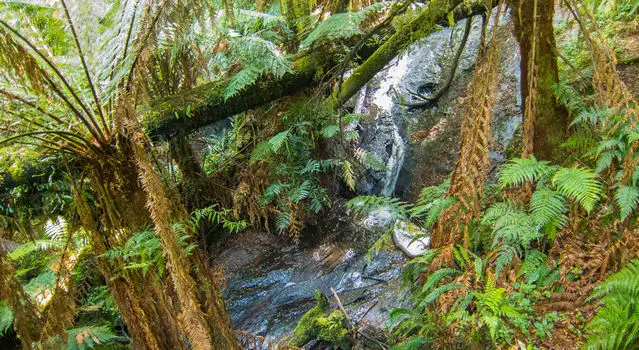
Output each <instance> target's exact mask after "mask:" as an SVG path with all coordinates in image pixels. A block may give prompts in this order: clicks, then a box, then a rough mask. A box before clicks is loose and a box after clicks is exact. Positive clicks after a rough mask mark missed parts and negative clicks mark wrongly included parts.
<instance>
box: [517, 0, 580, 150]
mask: <svg viewBox="0 0 639 350" xmlns="http://www.w3.org/2000/svg"><path fill="white" fill-rule="evenodd" d="M535 3H536V4H537V10H536V13H537V23H536V24H535V23H534V13H535ZM511 8H512V11H511V12H512V14H513V24H514V30H515V36H516V37H517V40H518V41H519V48H520V53H521V98H522V101H524V103H525V101H526V99H527V98H528V97H529V95H530V91H529V90H530V81H529V77H530V72H529V68H530V66H531V65H530V60H531V59H532V52H531V51H532V44H533V43H532V41H533V38H535V33H534V32H533V28H534V26H536V31H537V37H536V42H535V57H534V59H535V66H536V68H535V69H536V88H534V90H535V94H536V96H535V99H536V104H535V113H534V116H532V118H534V122H533V135H532V145H533V147H532V153H533V154H534V155H535V157H536V158H537V159H543V160H561V156H562V153H561V151H560V150H561V149H560V147H559V146H560V145H561V144H562V143H563V142H564V140H565V137H566V131H567V129H568V124H569V120H568V113H567V111H566V110H565V109H564V108H563V107H561V106H560V105H559V104H558V103H557V100H556V98H555V95H554V93H553V90H552V86H553V85H554V84H556V83H557V82H558V81H559V73H558V68H557V54H556V52H557V51H556V43H555V35H554V31H553V23H552V21H553V17H554V14H555V2H554V0H536V1H535V0H511ZM524 118H530V116H525V117H524ZM528 136H530V135H528Z"/></svg>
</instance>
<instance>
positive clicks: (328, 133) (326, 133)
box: [319, 125, 340, 139]
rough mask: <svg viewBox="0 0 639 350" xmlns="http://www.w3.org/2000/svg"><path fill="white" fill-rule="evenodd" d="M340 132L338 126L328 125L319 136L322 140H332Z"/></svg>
mask: <svg viewBox="0 0 639 350" xmlns="http://www.w3.org/2000/svg"><path fill="white" fill-rule="evenodd" d="M339 131H340V130H339V126H338V125H327V126H325V127H323V128H322V129H321V130H320V132H319V134H320V136H321V137H322V138H325V139H330V138H331V137H333V136H335V135H337V134H338V133H339Z"/></svg>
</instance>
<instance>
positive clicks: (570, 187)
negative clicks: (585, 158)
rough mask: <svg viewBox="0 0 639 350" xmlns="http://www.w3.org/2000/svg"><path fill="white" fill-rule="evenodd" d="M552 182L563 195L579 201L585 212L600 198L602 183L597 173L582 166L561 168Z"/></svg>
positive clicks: (591, 208) (592, 207) (590, 209)
mask: <svg viewBox="0 0 639 350" xmlns="http://www.w3.org/2000/svg"><path fill="white" fill-rule="evenodd" d="M552 183H553V185H555V186H556V187H557V190H558V191H559V192H560V193H561V194H563V195H564V196H566V197H568V198H570V199H572V200H574V201H576V202H577V203H579V204H580V205H581V206H582V207H583V208H584V209H586V211H587V212H590V211H592V210H593V209H594V207H595V204H597V201H599V199H600V198H601V194H602V185H601V183H600V182H599V181H598V180H597V175H596V174H595V173H593V172H592V171H590V170H588V169H584V168H579V167H576V168H561V169H559V171H557V173H556V174H555V176H553V178H552Z"/></svg>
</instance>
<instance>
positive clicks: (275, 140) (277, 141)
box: [268, 130, 291, 153]
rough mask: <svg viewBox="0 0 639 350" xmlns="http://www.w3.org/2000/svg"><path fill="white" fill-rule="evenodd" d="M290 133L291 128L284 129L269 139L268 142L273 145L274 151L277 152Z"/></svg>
mask: <svg viewBox="0 0 639 350" xmlns="http://www.w3.org/2000/svg"><path fill="white" fill-rule="evenodd" d="M290 134H291V132H290V130H284V131H282V132H280V133H278V134H277V135H275V136H273V137H271V138H270V139H269V140H268V144H269V145H271V150H272V151H273V153H277V152H278V151H279V150H280V148H281V147H282V145H283V144H284V143H285V142H286V140H287V139H288V137H289V135H290Z"/></svg>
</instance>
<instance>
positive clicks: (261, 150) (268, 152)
mask: <svg viewBox="0 0 639 350" xmlns="http://www.w3.org/2000/svg"><path fill="white" fill-rule="evenodd" d="M273 154H274V152H273V150H272V148H271V145H270V144H269V143H268V142H261V143H258V144H257V146H255V149H254V150H253V153H251V160H250V164H251V165H253V164H255V163H257V162H264V161H266V160H267V159H268V158H269V157H271V156H272V155H273Z"/></svg>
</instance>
